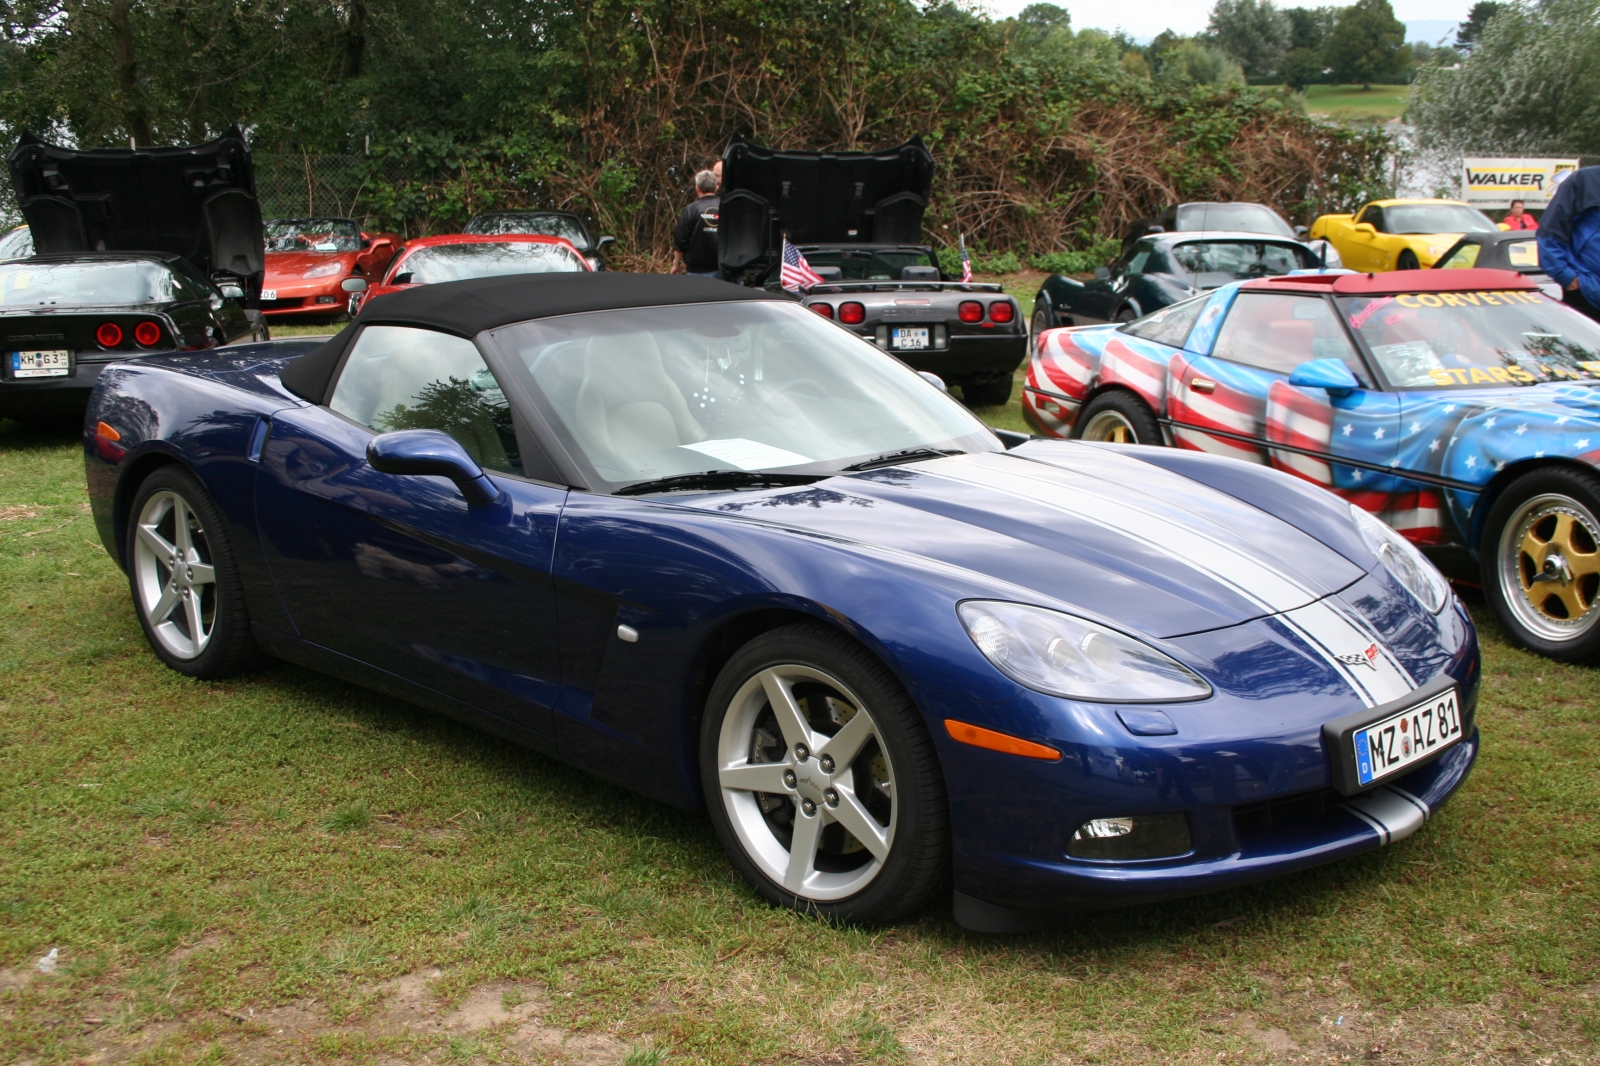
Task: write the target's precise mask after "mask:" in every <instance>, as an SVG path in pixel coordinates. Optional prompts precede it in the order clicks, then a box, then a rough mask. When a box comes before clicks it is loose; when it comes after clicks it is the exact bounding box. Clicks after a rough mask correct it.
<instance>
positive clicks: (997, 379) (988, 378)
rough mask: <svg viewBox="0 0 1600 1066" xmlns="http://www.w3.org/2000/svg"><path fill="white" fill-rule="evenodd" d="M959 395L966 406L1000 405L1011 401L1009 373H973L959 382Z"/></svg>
mask: <svg viewBox="0 0 1600 1066" xmlns="http://www.w3.org/2000/svg"><path fill="white" fill-rule="evenodd" d="M961 395H962V396H964V397H966V400H967V406H968V407H1002V406H1004V405H1005V404H1008V403H1010V402H1011V375H1010V374H983V375H974V376H973V377H970V378H967V379H966V380H965V381H963V382H962V383H961Z"/></svg>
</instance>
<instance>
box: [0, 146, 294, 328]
mask: <svg viewBox="0 0 1600 1066" xmlns="http://www.w3.org/2000/svg"><path fill="white" fill-rule="evenodd" d="M8 161H9V163H10V166H11V181H12V184H13V185H14V186H15V188H16V191H17V201H18V204H19V206H20V207H21V208H22V216H23V218H24V219H26V220H27V223H28V226H29V227H30V228H31V229H32V231H33V242H34V247H35V249H36V251H38V252H39V253H42V254H48V253H53V252H86V251H95V252H100V251H103V252H161V253H165V254H168V255H179V256H182V257H183V258H184V259H186V260H188V261H189V262H190V263H191V264H193V265H194V266H195V267H197V268H199V269H200V270H201V271H202V272H203V273H205V274H207V275H214V274H227V275H232V276H233V277H236V278H240V279H244V280H246V281H252V280H253V282H254V284H253V285H247V291H248V292H249V293H250V295H251V296H252V297H253V296H254V293H255V291H257V290H259V288H260V282H261V272H262V267H263V262H264V257H263V254H262V229H261V208H260V205H259V204H258V203H257V202H256V185H255V175H254V172H253V171H252V170H251V168H250V149H249V146H248V145H246V144H245V139H244V134H243V133H241V132H240V131H239V128H238V127H237V126H235V127H234V128H232V129H230V130H229V131H228V132H227V133H226V134H224V135H223V136H222V137H220V138H218V139H217V140H215V141H212V142H210V143H209V144H201V145H195V146H194V147H190V148H139V149H126V148H107V149H95V150H93V151H80V150H78V149H75V148H62V147H59V146H57V145H53V144H47V143H45V142H44V141H41V140H40V139H39V138H37V137H35V136H33V135H32V134H30V133H24V134H23V135H22V139H21V141H19V142H18V144H17V147H16V149H15V150H13V151H12V153H11V156H10V158H9V160H8Z"/></svg>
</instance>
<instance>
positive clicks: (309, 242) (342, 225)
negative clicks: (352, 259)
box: [264, 218, 361, 252]
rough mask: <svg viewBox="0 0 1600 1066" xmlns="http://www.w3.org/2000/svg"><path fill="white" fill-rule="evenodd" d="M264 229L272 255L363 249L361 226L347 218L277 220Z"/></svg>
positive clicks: (269, 222)
mask: <svg viewBox="0 0 1600 1066" xmlns="http://www.w3.org/2000/svg"><path fill="white" fill-rule="evenodd" d="M264 228H265V230H266V242H267V251H269V252H359V251H360V250H361V227H360V226H357V225H356V224H355V223H354V222H352V221H351V220H350V219H348V218H274V219H270V220H269V221H267V222H266V224H265V227H264Z"/></svg>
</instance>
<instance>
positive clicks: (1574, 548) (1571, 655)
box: [1479, 467, 1600, 662]
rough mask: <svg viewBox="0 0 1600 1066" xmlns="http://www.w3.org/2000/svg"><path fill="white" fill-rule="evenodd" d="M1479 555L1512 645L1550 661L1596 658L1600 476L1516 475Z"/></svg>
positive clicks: (1569, 472) (1599, 647) (1558, 471)
mask: <svg viewBox="0 0 1600 1066" xmlns="http://www.w3.org/2000/svg"><path fill="white" fill-rule="evenodd" d="M1479 554H1480V561H1481V564H1482V567H1483V589H1484V592H1485V594H1486V596H1487V598H1488V600H1489V602H1490V604H1491V605H1492V606H1493V607H1494V611H1495V614H1496V615H1497V616H1498V617H1499V619H1500V624H1501V626H1503V627H1504V628H1505V630H1506V633H1507V635H1509V636H1510V637H1511V639H1512V640H1514V641H1515V642H1516V643H1518V644H1520V645H1522V646H1523V647H1525V648H1527V649H1528V650H1529V651H1535V652H1538V653H1539V654H1541V655H1548V656H1550V657H1551V658H1552V659H1562V660H1564V661H1567V662H1592V661H1594V660H1597V659H1600V477H1596V476H1595V475H1593V474H1590V473H1587V472H1586V471H1581V470H1575V469H1567V468H1562V467H1552V468H1548V469H1544V470H1535V471H1533V472H1532V473H1530V474H1525V475H1523V476H1522V477H1520V478H1518V479H1517V480H1516V481H1514V482H1512V484H1511V485H1510V487H1508V488H1507V489H1506V491H1505V492H1504V493H1502V494H1501V496H1500V498H1499V499H1498V500H1497V501H1496V502H1495V505H1494V508H1493V509H1492V510H1491V511H1490V512H1489V518H1488V520H1487V521H1486V522H1485V523H1484V533H1483V542H1482V545H1481V548H1480V552H1479Z"/></svg>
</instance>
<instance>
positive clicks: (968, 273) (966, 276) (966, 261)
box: [957, 233, 972, 281]
mask: <svg viewBox="0 0 1600 1066" xmlns="http://www.w3.org/2000/svg"><path fill="white" fill-rule="evenodd" d="M957 240H959V241H960V242H961V280H962V281H971V280H972V256H970V255H968V254H967V235H966V234H964V233H963V234H962V235H961V236H960V237H958V238H957Z"/></svg>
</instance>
